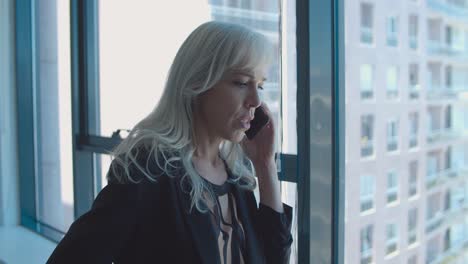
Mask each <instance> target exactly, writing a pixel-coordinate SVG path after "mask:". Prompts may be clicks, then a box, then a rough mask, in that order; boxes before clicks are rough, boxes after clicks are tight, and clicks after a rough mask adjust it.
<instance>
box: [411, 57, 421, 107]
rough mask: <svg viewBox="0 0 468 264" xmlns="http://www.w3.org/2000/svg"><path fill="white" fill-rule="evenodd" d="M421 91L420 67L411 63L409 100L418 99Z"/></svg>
mask: <svg viewBox="0 0 468 264" xmlns="http://www.w3.org/2000/svg"><path fill="white" fill-rule="evenodd" d="M420 90H421V86H420V84H419V65H418V64H417V63H411V64H410V65H409V98H410V99H411V100H415V99H418V98H419V92H420Z"/></svg>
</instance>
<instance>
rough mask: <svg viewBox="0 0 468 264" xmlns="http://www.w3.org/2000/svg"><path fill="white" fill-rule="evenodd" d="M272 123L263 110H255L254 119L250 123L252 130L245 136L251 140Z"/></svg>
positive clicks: (259, 108)
mask: <svg viewBox="0 0 468 264" xmlns="http://www.w3.org/2000/svg"><path fill="white" fill-rule="evenodd" d="M268 121H270V118H269V117H268V115H267V114H266V113H265V111H264V110H263V108H262V107H261V106H260V107H257V108H256V109H255V114H254V119H253V120H252V121H251V122H250V128H249V129H248V130H247V131H245V135H246V136H247V138H248V139H249V140H250V139H252V138H254V137H255V135H257V133H258V132H259V131H260V130H261V129H262V128H263V127H264V126H265V125H266V124H267V123H268Z"/></svg>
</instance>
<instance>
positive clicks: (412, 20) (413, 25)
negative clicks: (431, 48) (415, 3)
mask: <svg viewBox="0 0 468 264" xmlns="http://www.w3.org/2000/svg"><path fill="white" fill-rule="evenodd" d="M408 20H409V24H408V37H409V47H410V49H412V50H416V49H418V30H419V29H418V16H417V15H414V14H411V15H409V19H408Z"/></svg>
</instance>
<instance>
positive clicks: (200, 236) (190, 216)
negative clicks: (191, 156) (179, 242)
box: [177, 184, 221, 264]
mask: <svg viewBox="0 0 468 264" xmlns="http://www.w3.org/2000/svg"><path fill="white" fill-rule="evenodd" d="M177 185H178V187H179V188H178V192H177V193H179V194H180V195H179V198H180V201H181V203H182V206H183V207H182V208H183V210H184V215H185V220H186V222H187V224H188V227H189V230H190V232H191V234H192V237H193V242H194V244H195V248H196V249H197V251H198V253H199V254H200V258H201V260H202V263H206V264H214V263H216V264H221V258H220V254H219V249H218V238H217V237H216V235H215V231H214V229H213V226H212V223H211V218H210V215H209V214H208V213H201V212H199V211H198V210H197V209H196V208H194V209H193V210H192V212H189V209H190V202H191V198H190V194H188V193H185V192H183V191H182V189H181V188H180V185H179V184H177Z"/></svg>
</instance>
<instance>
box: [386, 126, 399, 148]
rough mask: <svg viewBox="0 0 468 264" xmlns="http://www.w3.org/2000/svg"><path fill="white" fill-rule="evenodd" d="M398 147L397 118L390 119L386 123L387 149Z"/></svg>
mask: <svg viewBox="0 0 468 264" xmlns="http://www.w3.org/2000/svg"><path fill="white" fill-rule="evenodd" d="M397 149H398V119H392V120H390V121H388V123H387V151H396V150H397Z"/></svg>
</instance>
